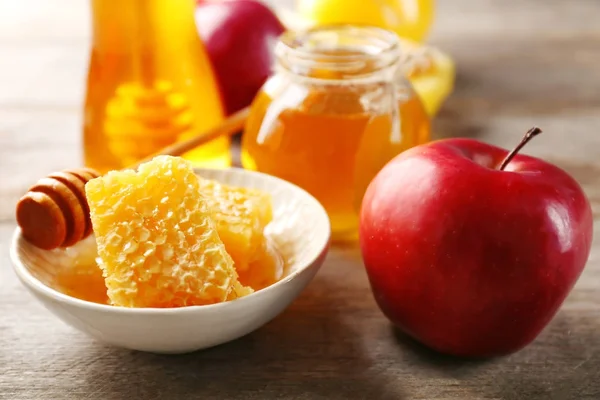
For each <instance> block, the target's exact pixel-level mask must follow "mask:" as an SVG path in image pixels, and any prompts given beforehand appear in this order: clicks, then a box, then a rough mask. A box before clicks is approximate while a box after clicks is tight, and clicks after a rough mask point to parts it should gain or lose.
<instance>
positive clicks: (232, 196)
mask: <svg viewBox="0 0 600 400" xmlns="http://www.w3.org/2000/svg"><path fill="white" fill-rule="evenodd" d="M199 181H200V192H201V193H202V195H203V196H204V197H205V198H206V202H207V203H208V206H209V208H210V209H211V210H212V211H213V214H212V215H213V219H214V220H215V222H216V226H217V232H218V233H219V237H220V238H221V240H222V241H223V243H224V244H225V249H226V250H227V252H228V253H229V255H231V257H232V258H233V261H234V263H235V267H236V269H237V271H245V270H246V269H248V266H249V265H250V264H251V263H252V262H254V261H256V260H257V259H258V258H260V257H261V255H262V254H264V252H265V243H266V241H265V236H264V229H265V227H266V226H267V225H268V224H269V223H270V222H271V220H272V219H273V210H272V203H271V196H270V194H268V193H266V192H262V191H259V190H256V189H250V188H243V187H235V186H228V185H224V184H221V183H219V182H216V181H213V180H209V179H202V178H200V179H199Z"/></svg>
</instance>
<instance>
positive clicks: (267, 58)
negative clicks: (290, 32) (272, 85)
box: [196, 0, 285, 115]
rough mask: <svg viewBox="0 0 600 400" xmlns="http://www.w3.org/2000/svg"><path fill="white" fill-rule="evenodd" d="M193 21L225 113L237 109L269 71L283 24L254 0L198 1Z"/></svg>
mask: <svg viewBox="0 0 600 400" xmlns="http://www.w3.org/2000/svg"><path fill="white" fill-rule="evenodd" d="M196 24H197V26H198V32H199V34H200V37H201V38H202V40H203V42H204V44H205V46H206V49H207V51H208V54H209V57H210V60H211V63H212V65H213V68H214V70H215V74H216V76H217V81H218V84H219V87H220V89H221V95H222V97H223V103H224V107H225V111H226V113H227V114H228V115H229V114H232V113H234V112H236V111H239V110H240V109H242V108H244V107H246V106H247V105H249V104H250V103H251V102H252V100H253V99H254V96H255V95H256V93H257V92H258V90H259V89H260V87H261V86H262V85H263V83H264V82H265V80H266V79H267V78H268V77H269V75H270V74H271V70H272V66H273V63H274V47H275V43H276V42H277V39H278V37H279V35H281V33H283V31H284V30H285V28H284V26H283V24H282V23H281V21H279V19H278V18H277V16H276V15H275V13H274V12H273V11H272V10H271V9H270V8H269V7H267V6H266V5H264V4H262V3H261V2H259V1H255V0H229V1H222V0H221V1H216V0H210V1H209V0H204V1H200V2H198V4H197V7H196Z"/></svg>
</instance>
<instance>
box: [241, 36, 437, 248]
mask: <svg viewBox="0 0 600 400" xmlns="http://www.w3.org/2000/svg"><path fill="white" fill-rule="evenodd" d="M332 30H333V31H334V32H332ZM323 32H325V33H328V35H326V36H321V37H320V36H318V34H319V33H323ZM369 34H374V35H380V36H383V37H385V38H387V39H388V40H389V41H390V42H391V43H392V44H386V42H385V41H382V40H379V42H378V43H379V45H380V46H382V48H381V49H380V52H381V53H386V54H381V58H377V57H373V56H372V54H369V53H366V51H367V50H365V51H364V52H362V53H361V51H360V48H361V47H360V46H365V45H366V43H365V41H368V40H369ZM291 35H292V34H291V33H288V34H287V36H285V35H284V37H283V39H282V41H283V42H282V43H280V44H279V47H278V56H279V63H280V72H279V73H278V74H276V75H275V76H273V77H272V78H271V79H270V80H269V81H267V83H266V84H265V86H264V87H263V89H262V90H261V92H260V93H259V95H258V96H257V98H256V99H255V101H254V103H253V105H252V109H251V114H250V117H249V120H248V122H247V125H246V129H245V131H244V137H243V143H242V162H243V165H244V167H245V168H248V169H252V170H258V171H261V172H264V173H267V174H271V175H275V176H278V177H280V178H283V179H285V180H288V181H290V182H292V183H294V184H296V185H298V186H300V187H302V188H304V189H305V190H307V191H308V192H309V193H311V194H312V195H313V196H315V197H316V198H317V200H319V201H320V202H321V204H323V206H324V207H325V209H326V210H327V212H328V215H329V218H330V222H331V229H332V238H333V239H334V240H353V239H355V238H356V237H357V230H358V216H359V212H360V206H361V202H362V198H363V195H364V192H365V190H366V188H367V186H368V184H369V182H370V181H371V179H373V177H374V176H375V175H376V174H377V172H379V170H380V169H381V168H382V167H383V166H384V165H385V164H386V163H387V162H388V161H389V160H391V159H392V158H393V157H394V156H396V155H397V154H399V153H400V152H402V151H404V150H406V149H408V148H410V147H413V146H416V145H418V144H422V143H424V142H426V141H428V140H429V138H430V121H429V117H428V115H427V113H426V111H425V109H424V107H423V105H422V103H421V101H420V99H419V98H418V97H417V96H416V95H415V94H414V91H413V90H412V88H411V87H410V84H409V83H408V82H407V81H404V80H397V79H398V77H397V75H396V72H395V69H392V68H390V65H393V54H389V53H391V52H392V50H391V49H390V48H389V46H392V47H393V46H394V44H393V43H395V40H394V38H393V37H392V36H391V35H386V34H385V32H384V33H382V32H381V31H377V30H376V31H375V32H374V33H373V30H371V29H366V31H363V28H348V27H346V28H320V29H316V30H313V31H309V32H308V33H307V34H305V36H303V37H297V36H296V37H294V38H291ZM315 35H316V37H315ZM332 38H336V39H335V40H332ZM379 38H380V39H381V37H379ZM372 39H373V38H372ZM320 40H321V41H324V42H326V43H323V48H324V50H319V43H320ZM353 40H354V41H355V42H359V43H358V44H357V45H356V48H358V49H359V50H356V49H354V50H349V49H348V48H343V47H339V50H336V48H335V47H334V46H332V44H331V43H328V41H333V42H335V43H334V45H335V46H340V45H339V44H337V43H350V44H352V43H353ZM373 41H374V42H377V41H375V40H374V39H373ZM290 43H291V44H290ZM303 43H307V45H306V46H304V45H303ZM308 43H310V46H311V47H310V50H307V47H309V45H308ZM298 46H299V47H300V49H298V48H297V47H298ZM373 46H375V45H373ZM300 51H301V55H297V54H295V53H296V52H300ZM309 51H311V52H312V53H313V54H314V58H313V59H311V61H312V63H311V64H309V63H307V62H306V59H308V58H309V57H310V56H307V54H310V53H309ZM369 51H371V52H374V53H375V54H377V49H375V50H373V48H371V49H370V50H369ZM295 57H296V58H295ZM301 57H302V61H304V64H303V65H302V66H298V64H297V63H298V59H299V58H301ZM282 58H283V59H282ZM290 60H292V61H290ZM323 60H326V61H325V62H324V61H323ZM361 60H362V61H361ZM390 60H391V61H390ZM350 63H353V65H349V64H350ZM379 63H383V65H384V66H382V67H378V65H379ZM281 64H284V65H281ZM306 65H309V66H308V67H306Z"/></svg>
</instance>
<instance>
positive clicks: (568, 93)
mask: <svg viewBox="0 0 600 400" xmlns="http://www.w3.org/2000/svg"><path fill="white" fill-rule="evenodd" d="M116 3H117V2H115V4H116ZM266 3H268V4H269V5H270V6H272V7H274V8H275V9H276V10H278V11H281V10H291V9H293V7H294V3H293V1H292V0H269V1H267V2H266ZM406 3H407V4H410V3H411V1H407V2H406ZM90 15H91V13H90V2H89V1H83V0H20V1H11V0H1V1H0V148H5V149H9V148H10V149H11V151H5V152H3V153H2V157H1V160H0V166H1V171H0V178H1V180H0V182H1V184H2V186H3V189H7V190H10V191H14V192H12V193H10V194H9V196H8V199H10V204H2V206H6V207H7V208H8V209H10V208H12V206H13V204H14V203H13V201H16V200H17V199H18V196H19V193H20V192H19V191H22V189H23V188H24V187H25V186H26V184H25V183H21V182H17V181H16V180H20V179H22V177H20V176H19V175H17V174H12V173H10V171H12V170H21V169H27V170H28V172H29V173H28V176H31V177H37V176H42V175H44V174H45V173H48V171H50V170H54V169H61V168H65V167H67V166H72V165H80V163H81V157H82V156H81V148H82V146H81V126H82V118H83V108H82V107H83V106H82V103H83V100H84V95H85V78H86V73H87V66H88V62H89V56H90V38H91V19H90ZM599 15H600V3H599V2H597V1H591V0H572V1H559V0H505V1H495V0H437V1H435V9H434V20H433V25H432V27H431V31H430V33H429V34H428V35H427V38H426V39H425V42H426V43H427V44H431V45H434V46H436V47H437V48H439V49H441V50H442V51H443V52H444V53H446V54H447V55H449V56H450V57H451V58H452V60H453V62H454V63H455V65H456V81H455V85H454V90H453V92H452V93H451V95H450V96H449V97H448V99H446V101H444V104H443V105H442V107H441V109H440V110H439V113H438V114H437V115H436V116H435V118H434V135H435V136H437V137H444V136H472V137H478V138H481V139H483V140H488V141H490V142H493V143H495V144H498V145H500V146H505V147H512V146H513V145H514V143H515V142H516V141H517V140H518V138H520V136H521V135H522V133H523V132H524V131H525V130H527V129H528V128H529V127H530V126H532V125H534V124H537V125H539V126H541V127H542V128H543V129H544V130H545V132H546V134H545V136H544V138H543V139H540V140H535V141H533V142H532V143H531V144H530V145H529V146H528V151H529V152H530V153H533V154H536V155H539V156H544V157H549V158H552V159H554V158H560V157H562V156H564V158H565V159H567V158H573V157H576V158H577V159H578V160H580V161H581V162H582V163H586V162H590V161H594V160H595V159H596V158H597V156H598V143H597V142H598V141H599V140H600V139H597V137H598V136H597V135H589V134H587V135H583V134H581V133H582V132H583V131H588V132H589V131H590V130H592V131H593V130H595V129H598V128H599V127H600V116H598V113H597V109H598V106H599V105H600V91H599V90H598V89H600V88H599V83H600V76H599V75H600V72H599V71H600V69H598V68H597V66H598V65H599V64H600V51H599V50H598V45H597V44H598V30H597V18H598V16H599ZM42 133H43V134H42ZM19 148H26V149H27V152H26V153H25V152H19V151H17V150H18V149H19ZM49 153H52V154H53V156H52V160H47V158H48V154H49ZM44 159H46V160H45V162H39V161H40V160H44ZM2 198H3V202H4V201H8V200H6V199H7V197H6V196H3V197H2Z"/></svg>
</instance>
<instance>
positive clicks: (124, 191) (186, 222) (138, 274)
mask: <svg viewBox="0 0 600 400" xmlns="http://www.w3.org/2000/svg"><path fill="white" fill-rule="evenodd" d="M86 193H87V198H88V203H89V206H90V212H91V219H92V223H93V227H94V232H95V234H96V241H97V244H98V255H99V257H100V263H99V264H100V268H102V270H103V275H104V278H105V283H106V287H107V289H108V297H109V299H110V301H111V303H112V304H113V305H116V306H123V307H182V306H191V305H204V304H213V303H218V302H222V301H226V300H228V299H232V298H236V297H241V296H243V295H246V294H248V293H250V292H251V289H249V288H245V287H243V286H242V285H241V284H239V281H238V276H237V272H236V270H235V268H234V266H233V260H232V259H231V257H230V256H229V255H228V254H227V252H226V250H225V246H224V245H223V242H222V241H221V240H220V239H219V235H218V233H217V230H216V226H215V223H214V221H213V220H212V218H211V213H210V210H209V208H208V204H207V202H206V200H205V199H204V197H203V196H201V195H200V186H199V181H198V178H197V176H196V175H195V174H194V172H193V170H192V167H191V165H190V164H189V163H188V162H187V161H185V160H183V159H181V158H177V157H170V156H158V157H155V158H154V159H152V160H151V161H149V162H147V163H144V164H142V165H140V166H139V168H138V172H135V171H133V170H125V171H112V172H109V173H108V174H106V175H104V176H102V177H99V178H96V179H93V180H91V181H89V182H88V183H87V184H86Z"/></svg>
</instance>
